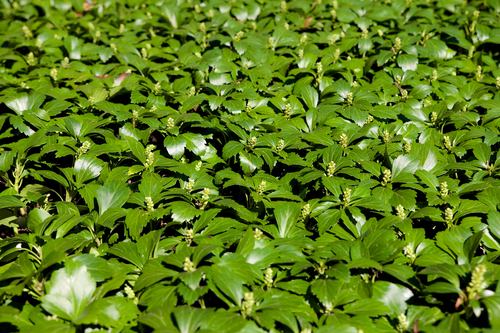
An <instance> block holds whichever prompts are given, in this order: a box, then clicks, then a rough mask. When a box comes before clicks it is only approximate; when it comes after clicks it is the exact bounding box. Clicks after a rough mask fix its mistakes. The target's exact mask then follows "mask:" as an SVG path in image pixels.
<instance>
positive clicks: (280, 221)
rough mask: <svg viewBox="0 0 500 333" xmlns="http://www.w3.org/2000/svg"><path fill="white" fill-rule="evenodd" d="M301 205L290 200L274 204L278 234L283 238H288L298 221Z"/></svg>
mask: <svg viewBox="0 0 500 333" xmlns="http://www.w3.org/2000/svg"><path fill="white" fill-rule="evenodd" d="M299 215H300V207H299V206H298V205H297V204H294V203H289V202H277V203H275V204H274V218H275V219H276V223H277V227H278V234H279V236H280V237H281V238H287V237H288V236H289V234H290V232H291V231H292V229H293V227H294V226H295V224H296V223H297V222H298V219H299Z"/></svg>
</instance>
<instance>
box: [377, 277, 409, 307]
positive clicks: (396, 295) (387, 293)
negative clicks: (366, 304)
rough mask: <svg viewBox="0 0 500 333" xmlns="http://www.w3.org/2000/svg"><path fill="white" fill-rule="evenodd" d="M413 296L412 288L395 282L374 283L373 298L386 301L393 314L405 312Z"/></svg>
mask: <svg viewBox="0 0 500 333" xmlns="http://www.w3.org/2000/svg"><path fill="white" fill-rule="evenodd" d="M412 296H413V292H412V291H411V290H410V289H408V288H406V287H403V286H400V285H397V284H395V283H390V282H385V281H377V282H376V283H375V284H374V285H373V298H376V299H378V300H379V301H381V302H382V303H384V304H385V305H386V306H387V308H389V310H390V311H391V313H392V314H393V315H398V314H400V313H404V312H405V311H406V308H407V306H408V305H407V303H406V302H407V301H408V300H409V299H410V298H411V297H412Z"/></svg>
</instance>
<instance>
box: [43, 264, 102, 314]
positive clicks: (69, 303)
mask: <svg viewBox="0 0 500 333" xmlns="http://www.w3.org/2000/svg"><path fill="white" fill-rule="evenodd" d="M95 290H96V282H95V280H94V279H93V278H92V276H91V275H90V273H89V271H88V269H87V266H85V265H68V266H65V267H64V268H61V269H59V270H57V271H55V272H54V273H53V274H52V277H51V279H50V280H49V282H48V283H47V293H46V294H45V296H43V297H42V307H43V308H44V309H45V310H47V311H48V312H50V313H52V314H54V315H56V316H59V317H61V318H63V319H67V320H71V321H73V322H78V320H79V319H80V317H81V315H82V314H83V312H84V311H85V310H86V308H87V306H88V305H89V304H90V303H91V301H92V296H93V294H94V292H95Z"/></svg>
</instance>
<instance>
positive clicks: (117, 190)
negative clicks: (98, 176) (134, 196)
mask: <svg viewBox="0 0 500 333" xmlns="http://www.w3.org/2000/svg"><path fill="white" fill-rule="evenodd" d="M129 194H130V190H129V189H128V187H127V186H126V185H125V184H121V183H118V182H115V181H113V182H110V183H106V184H104V185H102V186H99V188H98V189H97V190H96V196H95V197H96V200H97V205H98V206H99V215H102V214H104V213H105V212H106V211H107V210H108V209H110V208H120V207H122V206H123V205H124V204H125V202H126V201H127V199H128V197H129Z"/></svg>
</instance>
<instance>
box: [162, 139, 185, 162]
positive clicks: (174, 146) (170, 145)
mask: <svg viewBox="0 0 500 333" xmlns="http://www.w3.org/2000/svg"><path fill="white" fill-rule="evenodd" d="M163 145H164V146H165V148H167V151H168V153H169V154H170V156H172V157H173V158H175V159H179V158H181V157H182V155H184V149H185V148H186V140H185V139H184V138H183V137H182V136H167V137H166V138H165V141H163Z"/></svg>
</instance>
